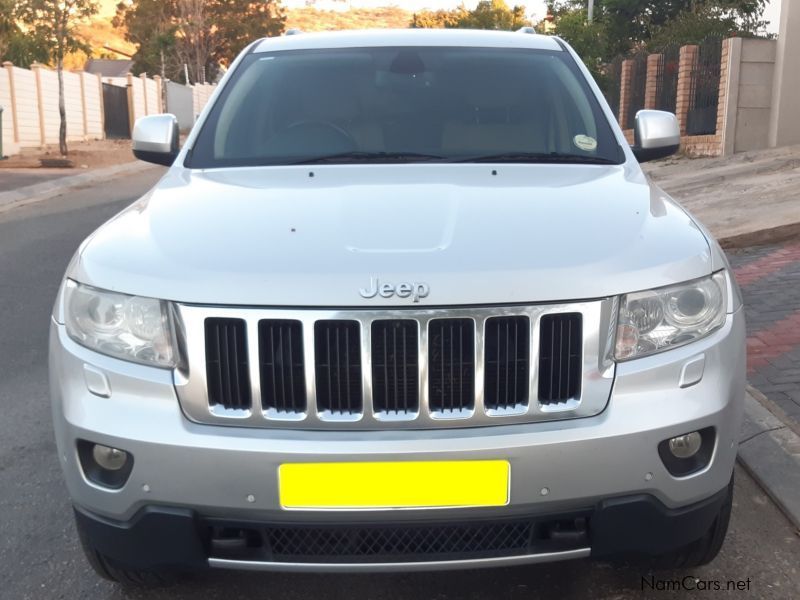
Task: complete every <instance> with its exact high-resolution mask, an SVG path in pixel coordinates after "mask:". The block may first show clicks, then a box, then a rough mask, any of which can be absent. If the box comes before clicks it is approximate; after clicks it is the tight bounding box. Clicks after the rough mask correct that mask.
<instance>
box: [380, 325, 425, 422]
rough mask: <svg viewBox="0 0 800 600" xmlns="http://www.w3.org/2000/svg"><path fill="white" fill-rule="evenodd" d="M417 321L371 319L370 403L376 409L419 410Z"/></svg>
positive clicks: (403, 412) (401, 411)
mask: <svg viewBox="0 0 800 600" xmlns="http://www.w3.org/2000/svg"><path fill="white" fill-rule="evenodd" d="M418 381H419V354H418V351H417V322H416V321H412V320H397V321H373V323H372V403H373V407H374V409H375V411H376V412H385V413H393V414H409V413H416V412H417V411H418V410H419V385H418Z"/></svg>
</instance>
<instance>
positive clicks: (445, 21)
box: [411, 6, 467, 29]
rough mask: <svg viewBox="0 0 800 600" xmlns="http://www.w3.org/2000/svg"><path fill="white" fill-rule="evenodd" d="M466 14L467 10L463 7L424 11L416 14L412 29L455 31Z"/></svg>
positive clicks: (412, 21)
mask: <svg viewBox="0 0 800 600" xmlns="http://www.w3.org/2000/svg"><path fill="white" fill-rule="evenodd" d="M465 13H467V9H465V8H464V7H463V6H461V7H460V8H457V9H455V10H423V11H421V12H418V13H414V16H413V17H412V19H411V27H412V28H415V29H455V28H456V27H458V24H459V21H460V20H461V18H462V15H463V14H465Z"/></svg>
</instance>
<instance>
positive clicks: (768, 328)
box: [728, 240, 800, 431]
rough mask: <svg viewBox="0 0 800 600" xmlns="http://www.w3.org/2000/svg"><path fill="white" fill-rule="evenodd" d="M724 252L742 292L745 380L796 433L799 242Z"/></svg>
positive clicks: (799, 406)
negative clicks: (773, 406)
mask: <svg viewBox="0 0 800 600" xmlns="http://www.w3.org/2000/svg"><path fill="white" fill-rule="evenodd" d="M728 256H729V258H730V261H731V266H732V267H733V270H734V273H735V274H736V280H737V281H738V282H739V285H740V286H741V288H742V294H743V296H744V303H745V315H746V317H747V372H748V379H749V381H750V383H751V384H752V385H753V387H755V388H756V389H758V390H759V391H760V392H761V393H762V394H764V395H765V396H766V397H767V398H768V399H769V400H770V401H771V402H773V403H774V404H775V405H777V406H778V407H779V408H780V409H781V411H783V413H785V415H786V416H787V417H788V418H789V419H790V420H791V421H792V423H793V424H794V425H795V426H797V430H798V431H800V240H798V241H793V242H787V243H783V244H777V245H771V246H762V247H756V248H749V249H743V250H736V251H731V252H729V253H728Z"/></svg>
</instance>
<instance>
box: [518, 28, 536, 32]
mask: <svg viewBox="0 0 800 600" xmlns="http://www.w3.org/2000/svg"><path fill="white" fill-rule="evenodd" d="M517 33H536V28H535V27H520V28H519V29H517Z"/></svg>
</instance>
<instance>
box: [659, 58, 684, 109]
mask: <svg viewBox="0 0 800 600" xmlns="http://www.w3.org/2000/svg"><path fill="white" fill-rule="evenodd" d="M659 54H661V60H660V61H659V63H658V69H657V70H656V109H658V110H666V111H668V112H672V113H674V112H675V109H676V107H677V97H678V66H679V64H680V54H681V47H680V46H679V45H678V44H670V45H668V46H665V47H664V49H663V50H661V52H659Z"/></svg>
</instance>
